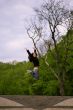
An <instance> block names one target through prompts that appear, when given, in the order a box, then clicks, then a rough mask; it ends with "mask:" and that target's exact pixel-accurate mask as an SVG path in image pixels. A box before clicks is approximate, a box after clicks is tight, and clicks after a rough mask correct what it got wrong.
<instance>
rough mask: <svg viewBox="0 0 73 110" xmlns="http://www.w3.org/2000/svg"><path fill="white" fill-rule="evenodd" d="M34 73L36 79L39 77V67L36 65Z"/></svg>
mask: <svg viewBox="0 0 73 110" xmlns="http://www.w3.org/2000/svg"><path fill="white" fill-rule="evenodd" d="M32 75H33V77H34V78H35V79H39V71H38V67H34V69H33V73H32Z"/></svg>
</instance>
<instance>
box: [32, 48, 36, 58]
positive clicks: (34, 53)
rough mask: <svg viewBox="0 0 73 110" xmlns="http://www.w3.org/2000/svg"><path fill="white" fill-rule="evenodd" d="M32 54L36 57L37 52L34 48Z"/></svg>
mask: <svg viewBox="0 0 73 110" xmlns="http://www.w3.org/2000/svg"><path fill="white" fill-rule="evenodd" d="M32 54H33V57H37V53H36V50H35V49H34V52H33V53H32Z"/></svg>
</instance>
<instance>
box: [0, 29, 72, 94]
mask: <svg viewBox="0 0 73 110" xmlns="http://www.w3.org/2000/svg"><path fill="white" fill-rule="evenodd" d="M67 38H68V42H71V41H73V31H72V30H70V31H69V32H68V33H67V36H63V40H62V41H61V42H60V43H59V44H57V47H58V50H59V54H60V64H59V66H60V68H62V66H63V62H64V57H65V54H66V51H65V47H67V46H68V48H70V49H73V43H71V44H69V45H67V44H66V43H65V41H66V40H67ZM52 53H53V54H54V55H55V51H54V49H53V50H52ZM67 55H68V59H67V63H66V64H64V67H65V68H66V73H65V74H66V80H65V95H73V51H68V53H67ZM47 56H48V58H47V61H48V62H49V64H50V65H51V67H52V68H53V70H54V71H55V72H57V65H56V61H55V59H54V57H55V56H53V55H52V54H51V53H50V52H48V53H47ZM44 57H45V56H44ZM28 69H33V65H32V64H31V63H30V62H20V63H17V64H16V65H12V64H7V63H6V64H5V63H1V62H0V95H10V94H11V95H50V96H51V95H54V96H55V95H59V83H58V80H57V79H56V78H55V76H54V75H53V73H52V71H51V69H50V68H49V67H48V66H47V65H46V64H45V61H44V59H43V58H41V59H40V68H39V80H35V79H34V78H33V77H32V75H31V74H30V73H27V70H28Z"/></svg>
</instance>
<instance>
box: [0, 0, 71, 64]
mask: <svg viewBox="0 0 73 110" xmlns="http://www.w3.org/2000/svg"><path fill="white" fill-rule="evenodd" d="M42 1H43V0H0V61H2V62H10V61H13V60H17V61H26V60H27V59H28V57H27V53H26V50H25V48H27V49H30V51H32V50H33V45H32V41H31V40H30V39H29V37H28V36H27V34H26V32H25V24H26V22H27V20H30V18H32V16H33V15H34V14H35V13H34V10H33V7H38V6H40V5H41V3H42ZM65 2H66V4H67V5H69V6H70V8H72V7H73V0H65Z"/></svg>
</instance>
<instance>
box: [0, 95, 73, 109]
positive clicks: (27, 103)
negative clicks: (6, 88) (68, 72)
mask: <svg viewBox="0 0 73 110" xmlns="http://www.w3.org/2000/svg"><path fill="white" fill-rule="evenodd" d="M0 110H73V97H69V96H63V97H61V96H19V95H12V96H11V95H1V96H0Z"/></svg>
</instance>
